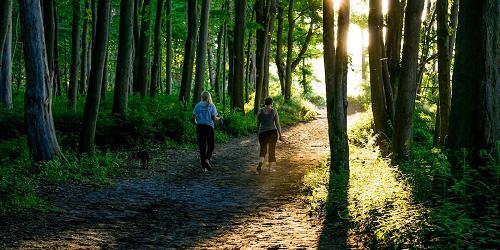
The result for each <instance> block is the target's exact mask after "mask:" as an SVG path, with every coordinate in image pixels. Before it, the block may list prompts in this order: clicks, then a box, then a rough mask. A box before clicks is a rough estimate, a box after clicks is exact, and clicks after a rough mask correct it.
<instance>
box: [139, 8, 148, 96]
mask: <svg viewBox="0 0 500 250" xmlns="http://www.w3.org/2000/svg"><path fill="white" fill-rule="evenodd" d="M150 3H151V1H150V0H144V2H143V4H142V20H141V35H140V39H139V50H138V53H139V54H137V55H136V56H138V57H139V65H138V69H137V70H138V71H137V84H138V86H139V93H141V95H142V96H145V95H146V94H147V93H148V88H149V80H150V79H151V78H150V77H151V75H150V73H151V72H150V60H149V47H150V43H151V35H150V26H151V25H150V17H151V8H150V7H149V5H150Z"/></svg>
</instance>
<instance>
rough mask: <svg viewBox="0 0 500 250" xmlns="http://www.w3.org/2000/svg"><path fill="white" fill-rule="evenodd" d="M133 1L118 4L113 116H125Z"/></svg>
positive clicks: (132, 40) (130, 71)
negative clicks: (118, 28) (118, 30)
mask: <svg viewBox="0 0 500 250" xmlns="http://www.w3.org/2000/svg"><path fill="white" fill-rule="evenodd" d="M134 1H135V0H123V1H121V2H120V34H119V40H118V42H119V43H118V57H117V59H116V77H115V90H114V96H113V114H115V115H116V114H119V115H121V116H126V115H127V109H128V108H127V106H128V87H129V81H130V78H132V77H133V73H132V63H133V59H132V54H133V50H134V49H133V48H134V34H133V23H134Z"/></svg>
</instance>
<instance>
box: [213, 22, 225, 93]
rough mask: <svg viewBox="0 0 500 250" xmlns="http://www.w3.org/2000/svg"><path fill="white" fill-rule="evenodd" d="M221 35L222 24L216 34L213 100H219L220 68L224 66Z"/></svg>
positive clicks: (222, 31)
mask: <svg viewBox="0 0 500 250" xmlns="http://www.w3.org/2000/svg"><path fill="white" fill-rule="evenodd" d="M223 35H224V25H221V27H220V29H219V34H218V35H217V56H216V57H217V59H216V65H215V83H214V88H215V101H216V102H219V101H220V85H221V84H220V80H221V77H220V74H221V69H222V70H224V67H223V66H221V62H222V53H223V43H222V40H223Z"/></svg>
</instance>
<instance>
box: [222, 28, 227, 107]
mask: <svg viewBox="0 0 500 250" xmlns="http://www.w3.org/2000/svg"><path fill="white" fill-rule="evenodd" d="M223 30H224V34H223V36H224V40H223V44H224V45H223V49H222V53H223V56H222V86H221V87H222V111H224V112H225V111H226V73H227V71H226V64H227V22H226V21H224V26H223Z"/></svg>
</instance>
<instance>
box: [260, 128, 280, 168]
mask: <svg viewBox="0 0 500 250" xmlns="http://www.w3.org/2000/svg"><path fill="white" fill-rule="evenodd" d="M277 141H278V131H276V130H271V131H266V132H262V133H260V134H259V144H260V157H266V153H267V146H269V162H276V142H277Z"/></svg>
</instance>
